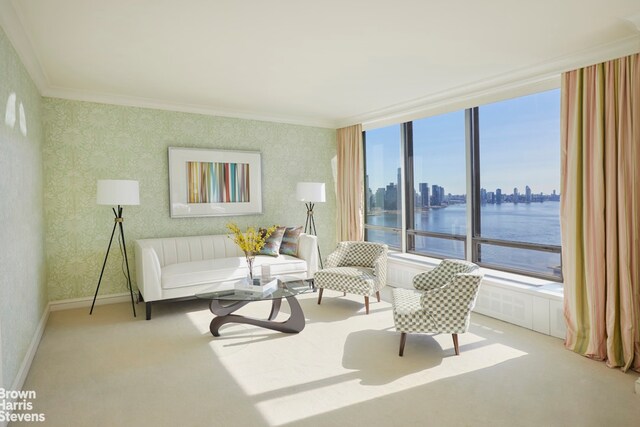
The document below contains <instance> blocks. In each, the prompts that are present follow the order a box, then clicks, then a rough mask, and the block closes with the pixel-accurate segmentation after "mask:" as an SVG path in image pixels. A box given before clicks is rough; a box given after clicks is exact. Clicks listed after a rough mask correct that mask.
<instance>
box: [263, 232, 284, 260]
mask: <svg viewBox="0 0 640 427" xmlns="http://www.w3.org/2000/svg"><path fill="white" fill-rule="evenodd" d="M285 228H286V227H278V228H276V231H274V232H273V233H271V235H270V236H269V237H267V241H266V242H265V244H264V246H263V247H262V249H260V252H259V254H260V255H269V256H278V255H279V253H280V245H281V244H282V238H283V237H284V230H285ZM260 232H262V233H264V232H265V230H264V229H260Z"/></svg>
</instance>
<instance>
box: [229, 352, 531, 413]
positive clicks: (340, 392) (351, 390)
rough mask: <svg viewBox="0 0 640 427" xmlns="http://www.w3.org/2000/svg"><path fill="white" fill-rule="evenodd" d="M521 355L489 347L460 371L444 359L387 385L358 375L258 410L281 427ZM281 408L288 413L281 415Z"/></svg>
mask: <svg viewBox="0 0 640 427" xmlns="http://www.w3.org/2000/svg"><path fill="white" fill-rule="evenodd" d="M524 355H526V353H523V352H521V351H518V350H515V349H513V348H510V347H507V346H504V345H501V344H490V345H488V346H484V347H479V348H475V349H472V350H469V351H466V352H465V353H464V357H465V358H467V360H466V364H465V366H464V367H463V368H461V367H460V366H459V364H457V363H456V361H455V360H452V359H454V358H444V359H443V360H442V364H441V365H440V366H436V367H433V368H431V369H427V370H424V371H420V372H415V373H413V374H411V375H408V376H405V377H402V378H398V379H397V380H395V381H393V382H390V383H386V384H363V381H362V380H361V379H360V375H357V374H355V375H353V376H350V375H341V376H340V377H343V378H342V379H341V380H340V382H336V383H335V384H331V385H327V386H321V387H316V388H313V389H310V390H305V391H302V392H298V391H296V390H295V388H294V389H293V390H291V391H290V392H289V393H288V394H285V395H284V396H282V397H277V398H273V399H267V400H263V401H261V402H259V403H258V404H257V406H258V408H259V410H260V411H261V412H262V414H263V415H264V416H265V418H266V419H267V421H268V422H269V423H270V424H272V425H282V424H286V423H290V422H294V421H298V420H301V419H304V418H308V417H312V416H314V415H318V414H322V413H325V412H330V411H335V410H337V409H340V408H343V407H346V406H350V405H355V404H358V403H362V402H366V401H368V400H371V399H375V398H378V397H384V396H387V395H390V394H393V393H398V392H402V391H406V390H409V389H411V388H414V387H419V386H422V385H425V384H428V383H433V382H436V381H439V380H443V379H446V378H451V377H455V376H458V375H464V374H466V373H469V372H473V371H477V370H481V369H485V368H488V367H491V366H494V365H497V364H500V363H503V362H506V361H508V360H511V359H515V358H518V357H522V356H524ZM460 357H462V356H460ZM470 360H471V362H470ZM398 363H402V361H401V360H399V361H398ZM230 372H231V371H230ZM352 372H355V371H352ZM232 373H233V372H232ZM234 376H236V378H238V377H240V376H242V372H235V373H234ZM282 408H288V409H287V410H286V411H282Z"/></svg>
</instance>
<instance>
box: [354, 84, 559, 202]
mask: <svg viewBox="0 0 640 427" xmlns="http://www.w3.org/2000/svg"><path fill="white" fill-rule="evenodd" d="M479 121H480V126H479V129H480V132H479V133H480V186H481V187H482V188H485V189H486V190H487V191H495V190H496V188H501V189H502V192H503V193H512V192H513V189H514V187H517V188H518V190H519V192H520V193H524V191H525V186H527V185H528V186H529V187H531V190H532V192H534V193H540V192H543V193H545V194H551V193H552V192H553V190H556V192H558V193H559V192H560V90H559V89H556V90H552V91H547V92H541V93H537V94H533V95H528V96H524V97H520V98H515V99H511V100H505V101H501V102H497V103H493V104H486V105H483V106H480V109H479ZM413 135H414V136H413V140H414V175H415V182H416V187H417V184H418V183H420V182H427V183H428V184H429V186H430V187H431V185H433V184H437V185H439V186H441V187H444V189H445V193H451V194H465V192H466V189H465V182H466V177H465V162H466V160H465V146H464V144H465V128H464V110H462V111H456V112H452V113H447V114H443V115H439V116H434V117H429V118H425V119H421V120H416V121H414V122H413ZM366 144H367V145H366V162H367V175H368V176H369V187H370V188H371V189H372V190H373V192H374V193H375V191H376V189H377V188H380V187H386V186H387V185H388V184H389V183H390V182H394V183H395V182H397V174H398V167H400V125H393V126H388V127H384V128H379V129H373V130H370V131H367V132H366ZM416 190H417V188H416Z"/></svg>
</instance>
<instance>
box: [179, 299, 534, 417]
mask: <svg viewBox="0 0 640 427" xmlns="http://www.w3.org/2000/svg"><path fill="white" fill-rule="evenodd" d="M308 307H309V306H308ZM311 307H313V308H314V309H318V310H327V308H322V309H320V308H317V307H314V306H310V307H309V308H311ZM246 308H247V309H248V315H255V316H257V317H260V316H264V313H263V312H267V309H268V306H267V305H265V304H262V305H260V304H255V305H253V306H252V305H249V306H247V307H246ZM329 308H330V306H329ZM323 314H326V311H325V312H324V313H323ZM316 315H317V313H316ZM187 316H188V318H189V319H190V321H191V323H193V325H194V326H195V327H196V328H197V329H198V331H199V332H200V333H202V334H203V335H208V337H210V339H211V340H210V341H209V346H210V348H211V349H212V351H213V353H214V354H215V355H216V357H217V358H218V360H219V362H220V363H221V364H222V365H223V366H224V367H225V368H226V370H227V372H228V374H229V375H231V376H232V377H233V378H234V379H235V382H236V383H237V385H238V386H239V387H241V389H242V390H243V391H244V393H246V396H247V401H248V402H252V403H253V405H255V407H256V408H257V409H258V410H259V411H260V413H261V414H262V415H263V416H264V418H265V420H266V421H267V422H268V423H269V424H270V425H283V424H287V423H290V422H295V421H299V420H303V419H305V418H309V417H313V416H316V415H320V414H323V413H327V412H331V411H336V410H339V409H341V408H345V407H348V406H351V405H357V404H360V403H363V402H366V401H369V400H371V399H376V398H379V397H385V396H389V395H393V394H395V393H401V392H405V391H407V390H411V389H413V388H416V387H421V386H424V385H427V384H430V383H434V382H437V381H441V380H445V379H448V378H453V377H456V376H460V375H465V374H468V373H472V372H477V371H481V370H483V369H486V368H490V367H492V366H495V365H498V364H501V363H504V362H507V361H509V360H512V359H516V358H519V357H522V356H525V355H526V354H527V353H525V352H523V351H520V350H517V349H515V348H512V347H509V346H506V345H503V344H499V343H495V342H489V341H487V339H486V338H485V337H483V336H481V335H477V334H473V333H471V332H469V333H466V334H463V335H461V338H460V348H461V355H460V356H454V355H453V342H452V339H451V335H448V334H441V335H433V336H431V335H426V334H410V335H409V337H408V340H407V346H406V348H405V356H404V357H402V358H400V357H398V355H397V351H398V343H399V341H398V339H399V335H398V333H397V332H395V330H394V329H393V321H392V319H391V317H390V316H389V313H387V312H385V311H384V310H382V311H380V312H378V313H377V314H372V315H369V316H362V315H360V316H352V317H350V318H344V317H342V318H339V317H337V316H336V318H335V319H322V320H316V321H312V320H309V323H308V324H307V327H306V329H305V330H304V331H303V332H302V333H300V334H292V335H288V334H281V333H279V332H274V331H269V330H265V329H261V328H257V327H254V326H250V325H237V324H230V325H226V326H224V327H223V328H224V329H221V337H217V338H213V337H211V336H210V335H209V334H210V332H209V322H210V321H211V319H212V318H213V317H212V316H213V315H212V314H211V313H210V312H209V311H207V310H202V311H195V312H191V313H188V314H187ZM309 317H310V316H307V318H308V319H309ZM311 317H312V318H313V317H314V315H313V314H312V316H311ZM488 332H490V333H492V334H495V333H500V331H494V330H490V331H488ZM282 408H287V410H286V411H283V410H282Z"/></svg>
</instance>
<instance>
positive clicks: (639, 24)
mask: <svg viewBox="0 0 640 427" xmlns="http://www.w3.org/2000/svg"><path fill="white" fill-rule="evenodd" d="M625 21H628V22H630V23H631V25H633V26H634V27H635V28H634V29H635V30H636V31H640V13H636V14H635V15H632V16H629V17H627V18H625Z"/></svg>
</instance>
